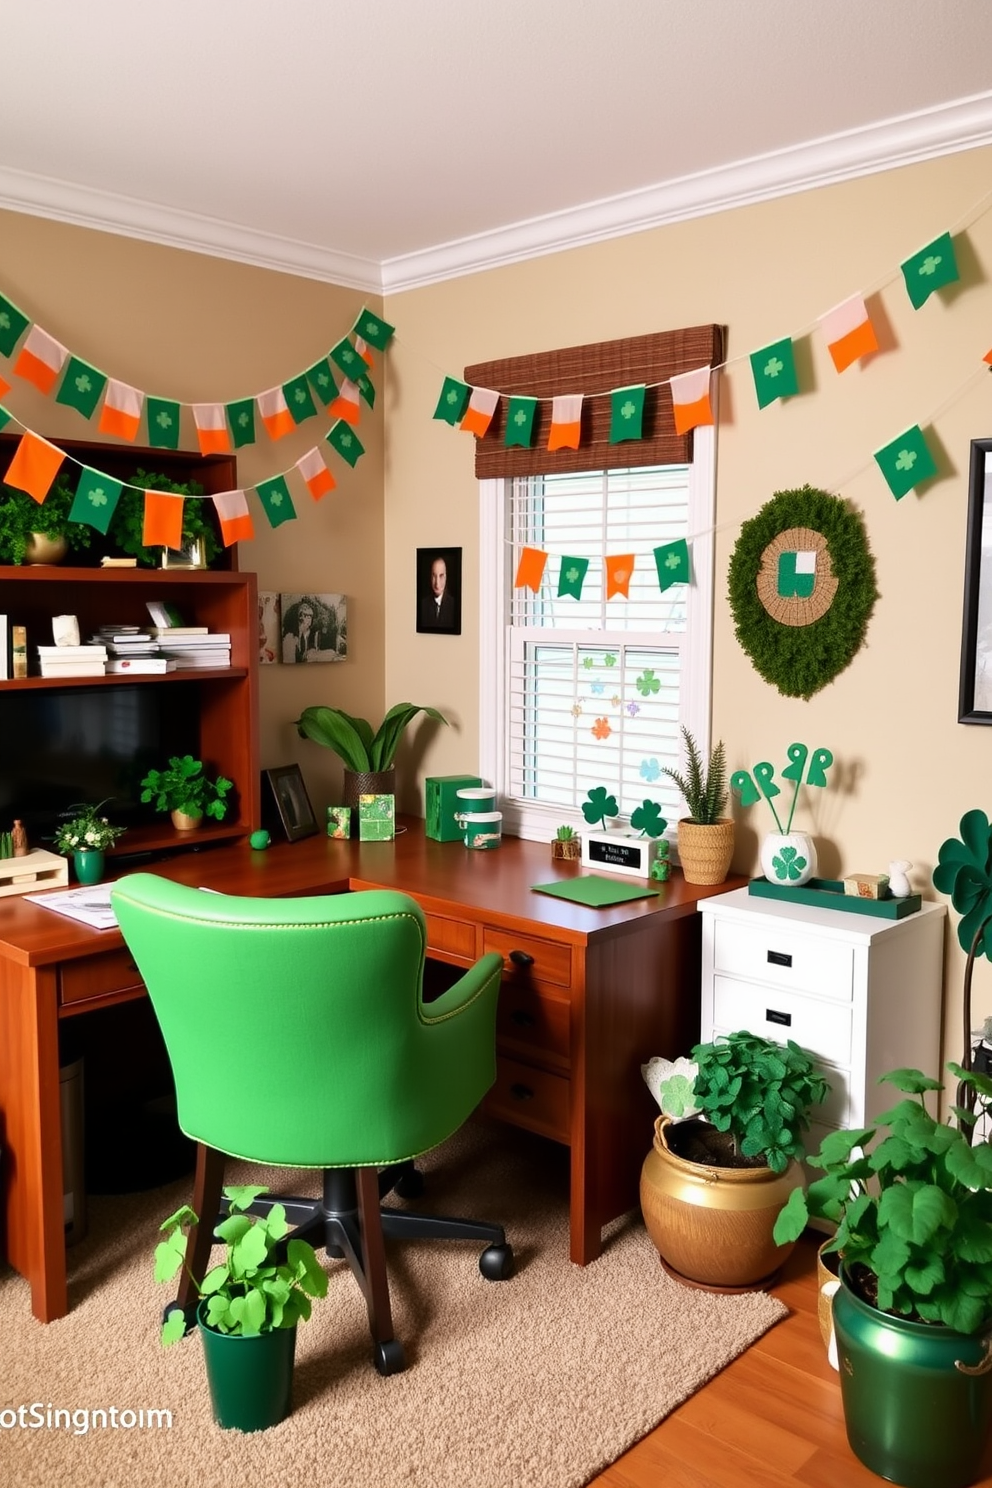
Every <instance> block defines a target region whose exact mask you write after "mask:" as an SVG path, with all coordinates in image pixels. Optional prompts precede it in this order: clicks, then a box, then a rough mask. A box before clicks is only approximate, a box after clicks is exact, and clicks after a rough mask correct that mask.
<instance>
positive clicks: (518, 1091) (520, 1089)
mask: <svg viewBox="0 0 992 1488" xmlns="http://www.w3.org/2000/svg"><path fill="white" fill-rule="evenodd" d="M510 1094H511V1095H512V1096H513V1099H514V1100H518V1101H525V1100H533V1099H534V1092H533V1090H531V1088H530V1086H529V1085H521V1083H520V1081H519V1080H515V1081H514V1082H513V1084H512V1085H511V1086H510Z"/></svg>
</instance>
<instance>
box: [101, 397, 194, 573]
mask: <svg viewBox="0 0 992 1488" xmlns="http://www.w3.org/2000/svg"><path fill="white" fill-rule="evenodd" d="M144 401H145V395H144V393H140V392H139V391H138V389H137V388H133V387H129V386H128V384H127V383H126V382H118V381H117V380H116V379H115V378H113V377H112V378H111V379H110V381H109V382H108V383H107V396H106V397H105V398H104V400H103V408H102V409H101V410H100V422H99V423H98V424H97V428H98V429H99V430H100V433H101V434H116V435H117V436H118V438H120V439H127V440H129V441H131V442H133V441H134V439H135V437H136V435H137V433H138V425H139V424H140V423H141V409H142V406H143V405H144ZM175 546H176V547H177V548H178V547H179V543H176V544H175Z"/></svg>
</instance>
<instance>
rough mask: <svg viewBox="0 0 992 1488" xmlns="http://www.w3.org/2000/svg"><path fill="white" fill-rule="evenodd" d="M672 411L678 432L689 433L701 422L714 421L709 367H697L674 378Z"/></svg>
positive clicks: (708, 422)
mask: <svg viewBox="0 0 992 1488" xmlns="http://www.w3.org/2000/svg"><path fill="white" fill-rule="evenodd" d="M672 412H673V413H674V415H675V432H676V434H688V432H689V430H690V429H697V428H698V427H699V426H700V424H711V423H712V422H713V405H712V404H711V402H710V368H709V367H696V368H694V370H693V371H692V372H681V373H679V375H678V376H677V377H673V378H672Z"/></svg>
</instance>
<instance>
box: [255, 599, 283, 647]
mask: <svg viewBox="0 0 992 1488" xmlns="http://www.w3.org/2000/svg"><path fill="white" fill-rule="evenodd" d="M280 644H281V643H280V625H279V596H278V594H276V593H275V592H274V591H273V590H271V589H260V590H259V591H258V661H259V665H260V666H271V665H272V664H273V662H276V661H278V660H279V652H280Z"/></svg>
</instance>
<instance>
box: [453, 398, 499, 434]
mask: <svg viewBox="0 0 992 1488" xmlns="http://www.w3.org/2000/svg"><path fill="white" fill-rule="evenodd" d="M498 403H499V393H494V392H493V391H492V389H491V388H478V387H477V388H473V389H472V395H471V397H470V398H469V400H468V408H467V409H466V410H465V417H464V418H463V419H462V421H461V426H460V427H461V428H463V429H464V430H466V432H467V433H469V434H474V435H475V437H476V438H477V439H481V438H482V437H483V435H484V434H485V432H486V430H487V429H488V428H489V425H490V424H491V423H492V421H493V414H494V413H495V412H496V406H497V404H498Z"/></svg>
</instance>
